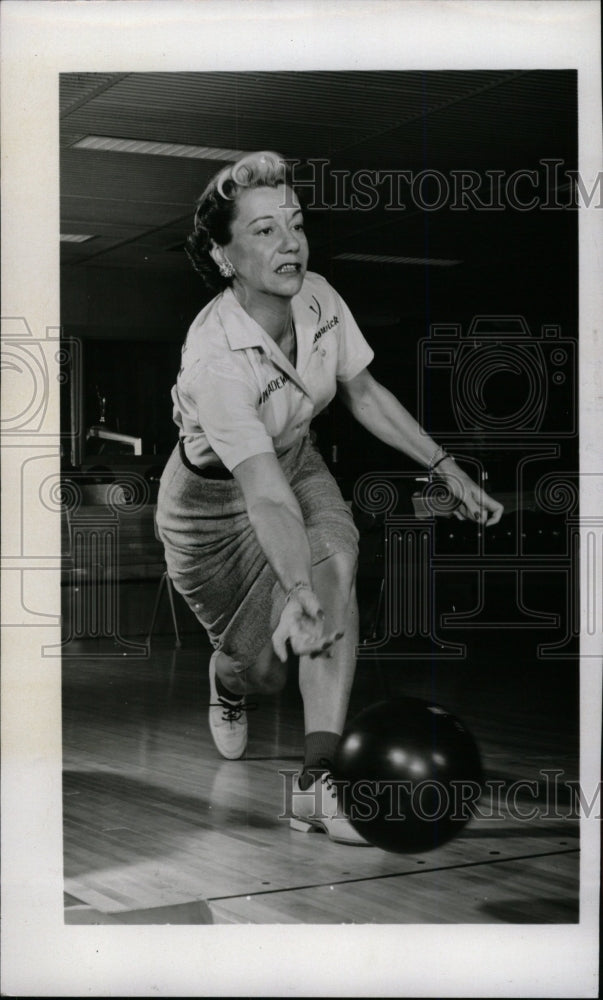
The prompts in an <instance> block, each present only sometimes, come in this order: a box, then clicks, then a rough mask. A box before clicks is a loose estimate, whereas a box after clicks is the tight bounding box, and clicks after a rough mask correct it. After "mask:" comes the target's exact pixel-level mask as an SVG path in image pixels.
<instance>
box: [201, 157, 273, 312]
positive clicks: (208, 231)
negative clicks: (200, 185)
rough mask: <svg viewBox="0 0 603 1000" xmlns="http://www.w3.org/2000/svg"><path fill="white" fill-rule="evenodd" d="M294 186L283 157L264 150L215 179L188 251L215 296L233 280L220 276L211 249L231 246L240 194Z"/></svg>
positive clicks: (203, 199)
mask: <svg viewBox="0 0 603 1000" xmlns="http://www.w3.org/2000/svg"><path fill="white" fill-rule="evenodd" d="M279 184H289V185H291V172H290V170H289V167H288V164H287V162H286V160H285V159H284V157H282V156H281V155H280V153H274V152H271V151H270V150H263V151H261V152H258V153H246V154H245V155H244V156H242V157H240V158H239V159H238V160H236V161H235V162H234V163H232V164H230V165H229V166H228V167H223V168H222V170H220V171H218V173H217V174H216V175H215V176H214V177H212V179H211V181H210V182H209V184H208V185H207V187H206V188H205V190H204V192H203V194H202V195H201V196H200V197H199V199H198V201H197V210H196V212H195V228H194V231H193V232H192V233H191V235H190V236H188V237H187V240H186V244H185V249H186V253H187V254H188V257H189V260H190V261H191V263H192V265H193V267H194V269H195V271H197V273H198V274H200V275H201V277H202V279H203V281H204V283H205V285H206V286H207V287H208V288H209V289H210V291H212V292H214V293H215V292H221V291H223V289H224V288H227V287H228V286H229V285H231V284H232V278H225V277H223V276H222V275H221V274H220V271H219V269H218V266H217V265H216V263H215V261H214V260H213V258H212V256H211V254H210V249H211V246H212V243H216V244H217V245H218V246H226V244H227V243H230V240H231V237H232V232H231V228H230V227H231V223H232V221H233V219H234V214H235V210H236V199H237V195H238V194H239V193H240V191H242V190H244V189H245V188H252V187H273V188H275V187H277V186H278V185H279Z"/></svg>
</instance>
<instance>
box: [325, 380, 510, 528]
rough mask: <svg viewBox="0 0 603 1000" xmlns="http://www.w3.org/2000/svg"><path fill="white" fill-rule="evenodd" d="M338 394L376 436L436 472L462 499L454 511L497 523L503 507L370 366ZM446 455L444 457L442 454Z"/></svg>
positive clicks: (360, 421) (472, 517)
mask: <svg viewBox="0 0 603 1000" xmlns="http://www.w3.org/2000/svg"><path fill="white" fill-rule="evenodd" d="M338 390H339V396H340V398H341V400H342V401H343V403H344V404H345V405H346V406H347V408H348V409H349V411H350V412H351V413H352V415H353V416H354V417H355V418H356V420H358V422H359V423H361V424H362V426H363V427H366V429H367V430H368V431H370V432H371V434H374V435H375V437H376V438H379V440H380V441H383V442H384V443H385V444H389V445H391V446H392V448H396V449H397V450H398V451H402V452H404V454H406V455H408V456H409V457H410V458H412V459H414V460H415V461H416V462H419V463H420V464H421V465H424V466H427V468H429V469H431V468H434V466H435V465H437V474H438V475H439V476H441V477H442V479H444V480H445V481H446V484H447V486H448V488H449V489H450V490H451V492H452V493H453V495H454V496H455V497H456V498H457V499H458V501H459V508H458V510H457V511H455V514H457V516H460V517H463V516H464V517H469V518H471V519H472V520H476V521H479V522H480V523H482V524H483V523H486V524H496V523H497V522H498V521H499V520H500V518H501V516H502V513H503V506H502V504H500V503H499V502H498V501H497V500H494V499H493V498H492V497H489V496H488V494H487V493H485V492H484V490H482V489H481V487H480V486H478V485H477V483H475V482H474V481H473V480H472V479H471V478H470V477H469V476H468V475H467V474H466V473H465V472H463V470H462V469H461V468H459V466H458V465H457V464H456V462H455V461H454V459H453V458H451V457H450V456H446V453H445V451H444V449H443V448H439V447H438V445H437V444H436V443H435V441H433V440H432V438H430V437H429V435H428V434H427V433H426V432H425V431H424V430H423V428H422V427H421V425H420V424H419V423H418V422H417V421H416V420H415V419H414V417H413V416H411V414H410V413H409V412H408V410H407V409H405V407H404V406H402V403H400V401H399V400H398V399H396V397H395V396H394V395H393V393H391V392H390V391H389V389H386V388H385V386H383V385H381V384H380V383H379V382H377V381H376V380H375V379H374V378H373V376H372V375H371V374H370V372H369V371H368V369H367V368H365V369H363V371H361V372H360V374H359V375H356V377H355V378H353V379H350V380H349V381H348V382H340V383H339V385H338ZM443 456H445V457H443Z"/></svg>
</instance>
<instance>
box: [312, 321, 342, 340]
mask: <svg viewBox="0 0 603 1000" xmlns="http://www.w3.org/2000/svg"><path fill="white" fill-rule="evenodd" d="M338 323H339V317H338V316H332V317H331V319H328V320H327V322H326V323H324V324H323V325H322V326H321V327H320V329H319V330H317V331H316V333H315V334H314V340H313V341H312V343H313V344H315V343H316V341H317V340H320V338H321V337H322V335H323V333H326V332H327V330H332V328H333V327H334V326H337V324H338Z"/></svg>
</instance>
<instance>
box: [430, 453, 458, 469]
mask: <svg viewBox="0 0 603 1000" xmlns="http://www.w3.org/2000/svg"><path fill="white" fill-rule="evenodd" d="M447 458H451V459H452V461H453V462H454V455H449V454H448V453H447V452H444V454H443V455H442V457H441V458H438V460H437V462H434V463H433V465H430V466H429V471H430V472H433V470H434V469H437V467H438V465H441V464H442V462H445V461H446V459H447Z"/></svg>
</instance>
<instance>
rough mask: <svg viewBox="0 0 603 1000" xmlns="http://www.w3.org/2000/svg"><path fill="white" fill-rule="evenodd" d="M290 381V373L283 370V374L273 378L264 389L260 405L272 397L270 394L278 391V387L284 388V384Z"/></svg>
mask: <svg viewBox="0 0 603 1000" xmlns="http://www.w3.org/2000/svg"><path fill="white" fill-rule="evenodd" d="M290 381H291V377H290V376H289V375H287V373H286V372H283V374H282V375H277V377H276V378H273V379H272V380H271V381H270V382H269V383H268V385H267V386H266V388H265V389H264V391H263V393H262V395H261V396H260V399H259V402H260V405H261V404H262V403H265V402H266V400H267V399H269V398H270V396H271V395H272V393H273V392H276V390H277V389H282V388H283V386H284V385H286V384H287V382H290Z"/></svg>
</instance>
